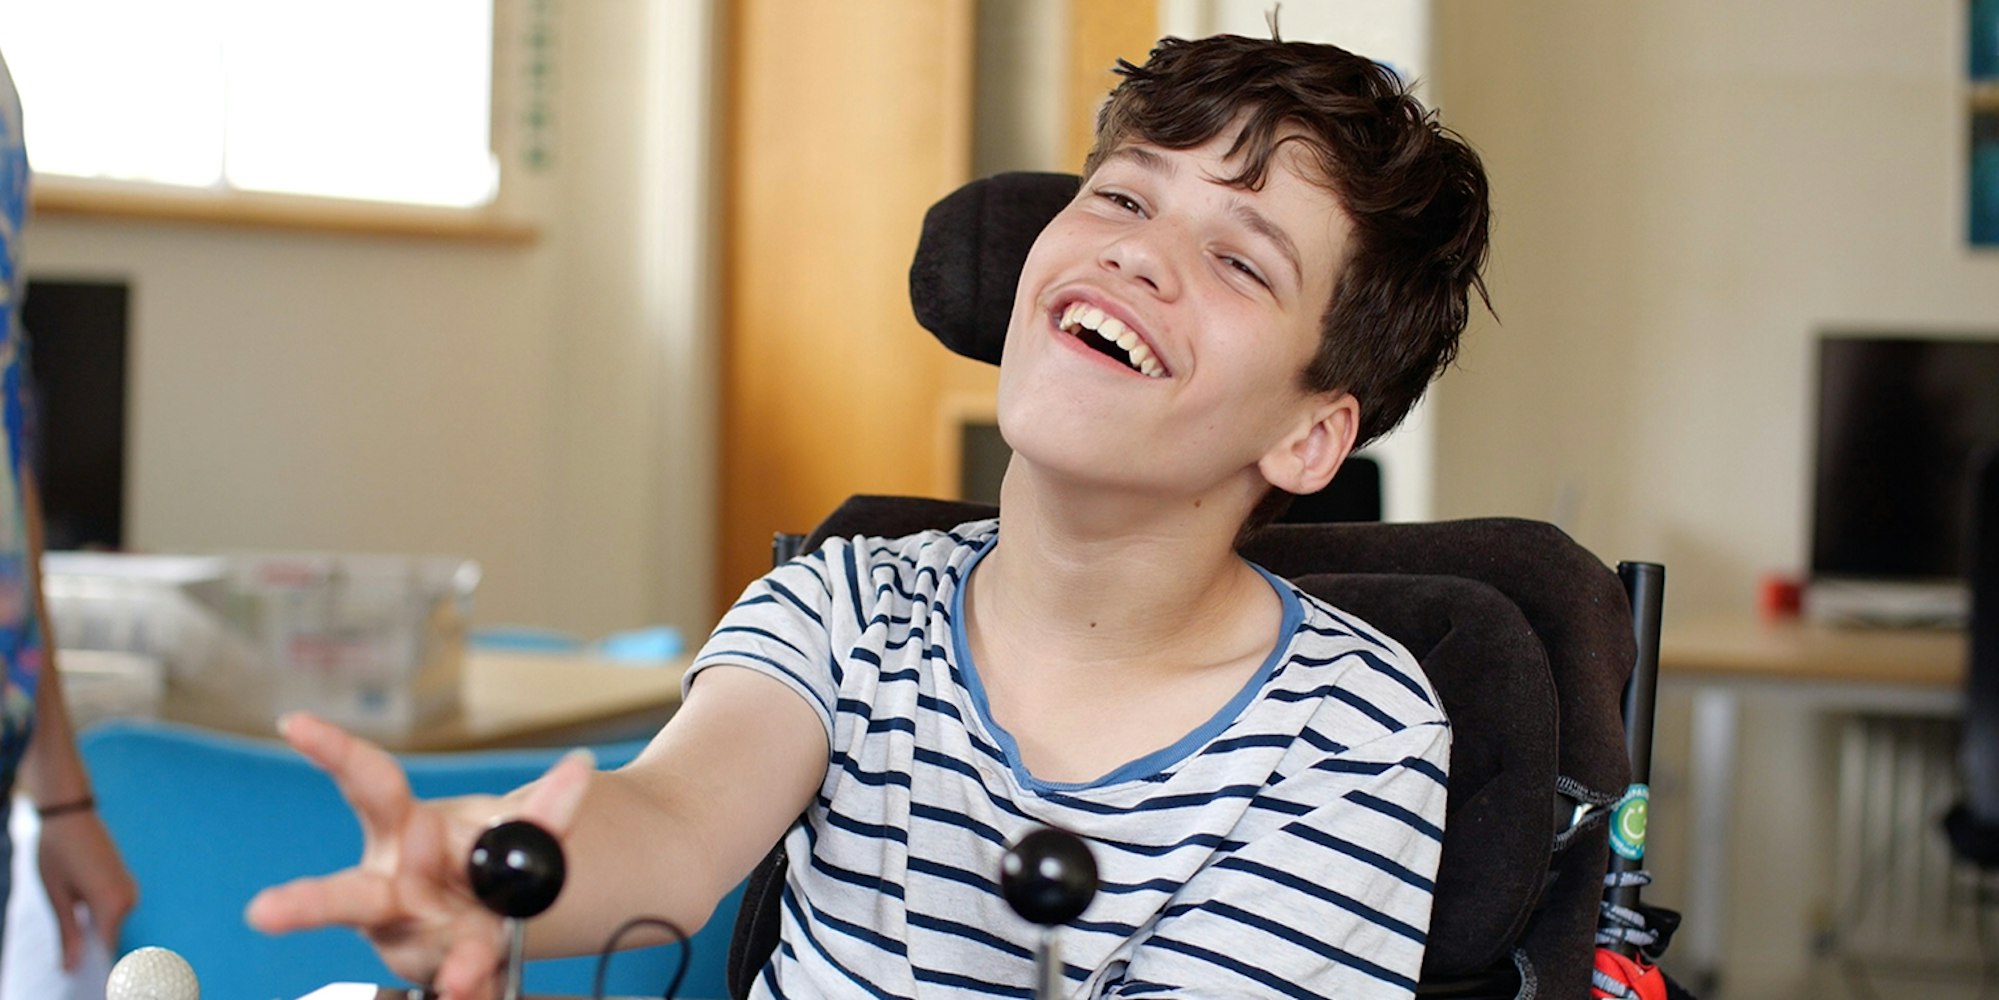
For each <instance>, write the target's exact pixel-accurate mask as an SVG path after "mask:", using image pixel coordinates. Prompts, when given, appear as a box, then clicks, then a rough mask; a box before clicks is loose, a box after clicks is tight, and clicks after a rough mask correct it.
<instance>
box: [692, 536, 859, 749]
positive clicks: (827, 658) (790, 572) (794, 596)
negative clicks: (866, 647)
mask: <svg viewBox="0 0 1999 1000" xmlns="http://www.w3.org/2000/svg"><path fill="white" fill-rule="evenodd" d="M844 545H845V543H844V542H842V541H839V540H835V541H832V542H828V543H827V546H826V547H825V548H821V549H819V550H818V551H815V552H813V553H811V554H809V555H804V556H800V557H798V558H796V559H793V560H791V561H790V562H788V563H785V564H784V565H782V566H779V567H778V568H776V569H774V570H772V571H770V572H769V573H768V574H765V575H764V576H763V578H761V579H759V580H757V581H756V582H755V583H752V584H750V586H749V588H748V589H746V590H744V591H743V596H742V597H741V598H740V599H738V600H737V601H736V603H735V604H734V605H731V606H730V608H729V610H728V612H727V613H726V614H724V615H723V616H722V621H721V623H720V624H718V625H716V626H715V631H714V632H712V633H710V634H709V636H708V641H707V642H706V643H705V644H703V645H702V647H701V651H700V652H699V653H698V654H696V655H695V657H694V662H693V664H692V665H690V666H689V667H688V669H687V675H686V677H685V678H684V679H683V680H682V681H681V694H682V696H683V697H684V696H685V695H686V694H687V692H688V691H690V690H692V689H693V686H694V682H695V680H696V679H697V678H698V677H699V676H700V675H701V673H702V671H704V670H707V669H708V668H710V667H715V666H735V667H744V668H747V669H750V670H754V671H756V672H758V673H760V674H764V675H766V676H768V677H771V678H773V679H775V680H777V681H779V682H781V683H783V684H784V685H785V686H786V687H789V688H791V689H792V690H793V691H795V692H797V693H798V695H799V697H801V698H804V699H805V700H806V702H807V704H809V705H811V706H812V710H813V711H814V712H816V713H818V715H819V722H820V724H821V725H823V726H825V727H826V736H827V739H828V740H829V741H830V740H831V739H832V736H833V708H834V706H835V705H836V704H838V698H839V682H838V679H837V678H838V670H837V668H836V667H835V666H834V664H833V656H832V633H831V630H830V629H829V627H828V624H827V623H828V620H829V617H828V616H829V614H830V613H831V610H832V606H833V588H832V586H831V585H830V583H829V581H828V580H827V576H826V566H827V562H828V558H829V556H828V553H829V552H830V551H831V550H833V549H835V548H839V547H843V546H844Z"/></svg>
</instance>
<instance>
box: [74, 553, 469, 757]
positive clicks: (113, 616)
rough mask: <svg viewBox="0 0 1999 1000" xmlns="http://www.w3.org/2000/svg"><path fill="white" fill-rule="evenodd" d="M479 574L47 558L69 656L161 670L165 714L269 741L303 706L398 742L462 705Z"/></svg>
mask: <svg viewBox="0 0 1999 1000" xmlns="http://www.w3.org/2000/svg"><path fill="white" fill-rule="evenodd" d="M478 580H479V567H478V564H476V563H474V562H471V561H468V560H464V559H457V558H449V557H422V556H387V555H381V556H376V555H325V554H301V553H263V554H245V555H230V556H200V557H189V556H148V555H101V554H96V553H51V554H49V556H48V557H47V561H46V562H45V563H44V577H43V587H44V589H45V591H46V593H47V596H48V601H49V617H50V618H51V619H52V621H51V627H52V629H53V631H54V633H55V637H56V640H57V643H58V645H59V646H61V647H62V648H65V649H82V650H104V651H113V652H120V653H127V654H133V655H136V656H141V657H146V658H149V659H152V660H154V661H157V662H158V663H159V664H160V667H161V671H160V672H161V674H162V675H163V676H164V678H165V682H164V690H165V693H164V699H163V705H164V709H163V710H164V712H165V713H166V714H169V715H172V716H175V717H177V718H182V719H186V720H187V721H193V722H201V723H206V724H210V725H220V726H224V727H227V728H238V729H251V730H257V731H265V732H268V731H269V726H270V724H271V723H272V722H273V721H274V720H275V719H276V718H277V717H278V716H279V715H281V714H283V713H284V712H287V711H291V710H294V709H306V710H310V711H312V712H314V713H317V714H319V715H321V716H324V717H325V718H327V719H329V720H331V721H333V722H337V723H339V724H341V725H343V726H347V727H349V728H352V729H355V730H357V731H359V732H362V733H369V734H377V735H384V734H403V733H407V732H409V731H411V730H412V729H414V728H415V727H417V726H420V725H422V724H423V723H424V722H426V721H428V720H431V719H435V718H438V717H440V716H443V715H447V714H449V713H451V712H452V711H454V710H455V709H456V707H457V704H458V692H459V678H460V675H461V672H462V665H463V660H464V637H465V622H466V618H467V616H468V615H469V613H470V606H471V599H472V593H473V590H474V589H475V588H476V587H477V585H478Z"/></svg>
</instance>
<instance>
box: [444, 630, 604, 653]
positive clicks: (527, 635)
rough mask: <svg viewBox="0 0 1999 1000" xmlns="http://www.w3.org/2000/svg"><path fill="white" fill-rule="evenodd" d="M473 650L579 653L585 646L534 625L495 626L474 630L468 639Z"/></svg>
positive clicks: (574, 639) (577, 639) (581, 642)
mask: <svg viewBox="0 0 1999 1000" xmlns="http://www.w3.org/2000/svg"><path fill="white" fill-rule="evenodd" d="M466 639H467V641H468V642H470V643H471V645H472V648H473V649H491V650H498V651H500V652H505V653H580V652H582V651H583V648H584V642H583V640H582V639H579V638H577V637H576V636H573V635H570V634H569V633H567V632H563V631H560V630H558V629H552V628H537V627H535V626H532V625H495V626H492V627H489V628H475V629H473V630H472V632H471V634H470V635H468V636H466Z"/></svg>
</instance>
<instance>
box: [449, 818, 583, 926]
mask: <svg viewBox="0 0 1999 1000" xmlns="http://www.w3.org/2000/svg"><path fill="white" fill-rule="evenodd" d="M465 870H466V874H467V875H468V876H469V877H470V878H471V880H472V894H473V895H475V896H478V897H479V902H481V903H484V904H486V908H487V909H489V910H492V911H493V912H494V913H497V914H499V915H500V916H503V917H513V918H515V919H518V920H525V919H527V918H528V917H532V916H534V915H535V914H537V913H540V912H541V911H543V910H546V909H548V908H549V906H550V905H552V904H553V903H554V902H555V897H556V896H558V895H560V894H561V892H562V877H563V874H564V865H563V861H562V845H561V844H559V843H557V842H556V839H555V837H554V835H552V834H550V833H549V832H548V831H547V830H544V829H542V828H541V827H539V826H536V825H535V824H533V823H530V822H528V821H527V820H522V819H516V820H508V821H507V822H505V823H501V824H498V825H496V826H494V827H492V828H490V829H488V830H487V831H486V832H485V833H482V834H480V835H479V839H478V840H477V841H474V842H473V844H472V859H471V861H470V862H469V863H468V864H467V865H466V869H465Z"/></svg>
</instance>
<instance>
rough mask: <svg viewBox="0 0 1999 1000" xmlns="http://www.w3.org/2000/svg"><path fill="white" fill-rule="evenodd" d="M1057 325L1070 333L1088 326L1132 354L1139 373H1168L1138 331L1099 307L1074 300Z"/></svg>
mask: <svg viewBox="0 0 1999 1000" xmlns="http://www.w3.org/2000/svg"><path fill="white" fill-rule="evenodd" d="M1057 325H1058V326H1060V327H1061V328H1062V329H1064V330H1069V331H1071V332H1076V331H1077V330H1078V329H1079V328H1082V329H1088V330H1090V331H1091V332H1093V333H1095V334H1096V335H1097V336H1099V337H1101V338H1103V339H1104V340H1105V341H1106V342H1107V343H1112V344H1116V345H1117V346H1118V348H1119V349H1121V350H1123V351H1124V352H1125V353H1126V354H1128V355H1130V356H1131V365H1132V367H1133V368H1136V369H1138V370H1139V373H1140V374H1143V375H1146V376H1148V377H1151V378H1164V377H1165V376H1166V367H1165V366H1164V365H1161V364H1160V363H1159V359H1158V358H1155V357H1153V355H1152V349H1151V348H1150V347H1147V346H1146V345H1145V341H1143V340H1140V339H1138V334H1137V333H1135V332H1133V331H1132V329H1131V328H1130V327H1128V326H1125V325H1124V321H1123V320H1120V319H1118V318H1117V317H1116V316H1112V315H1110V314H1109V313H1106V312H1104V311H1103V310H1102V309H1099V308H1097V307H1096V306H1093V305H1089V304H1088V303H1084V302H1072V303H1070V304H1069V305H1068V307H1067V308H1065V309H1063V310H1062V319H1061V321H1060V322H1059V323H1058V324H1057Z"/></svg>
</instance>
